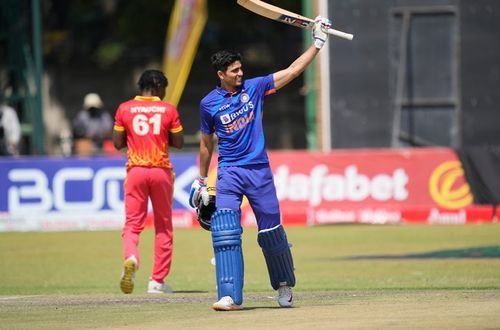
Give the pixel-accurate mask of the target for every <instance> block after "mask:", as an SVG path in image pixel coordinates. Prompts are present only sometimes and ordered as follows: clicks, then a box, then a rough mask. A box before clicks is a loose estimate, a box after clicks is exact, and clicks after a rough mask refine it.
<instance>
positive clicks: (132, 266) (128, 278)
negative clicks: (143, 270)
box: [120, 256, 137, 293]
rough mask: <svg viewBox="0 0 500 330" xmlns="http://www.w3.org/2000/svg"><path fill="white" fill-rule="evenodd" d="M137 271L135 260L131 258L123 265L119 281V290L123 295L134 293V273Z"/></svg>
mask: <svg viewBox="0 0 500 330" xmlns="http://www.w3.org/2000/svg"><path fill="white" fill-rule="evenodd" d="M136 271H137V259H136V258H135V257H134V256H131V257H130V258H128V259H127V260H125V262H124V263H123V273H122V278H121V280H120V288H121V289H122V292H123V293H132V291H134V280H135V272H136Z"/></svg>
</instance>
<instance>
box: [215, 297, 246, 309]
mask: <svg viewBox="0 0 500 330" xmlns="http://www.w3.org/2000/svg"><path fill="white" fill-rule="evenodd" d="M212 308H213V309H214V310H216V311H239V310H242V309H243V306H242V305H237V304H235V303H234V301H233V298H231V297H230V296H224V297H222V298H220V300H219V301H218V302H216V303H215V304H213V305H212Z"/></svg>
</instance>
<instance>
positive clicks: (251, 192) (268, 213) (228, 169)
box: [216, 164, 281, 230]
mask: <svg viewBox="0 0 500 330" xmlns="http://www.w3.org/2000/svg"><path fill="white" fill-rule="evenodd" d="M216 192H217V199H216V206H217V209H219V210H220V209H231V210H233V211H236V212H241V210H240V206H241V202H242V200H243V195H245V196H246V197H247V198H248V201H249V202H250V206H251V208H252V210H253V213H254V214H255V218H256V219H257V227H258V229H259V230H263V229H269V228H273V227H275V226H277V225H279V224H280V222H281V218H280V208H279V203H278V197H277V196H276V187H275V186H274V179H273V173H272V171H271V168H270V166H269V164H256V165H245V166H222V167H219V168H218V169H217V182H216Z"/></svg>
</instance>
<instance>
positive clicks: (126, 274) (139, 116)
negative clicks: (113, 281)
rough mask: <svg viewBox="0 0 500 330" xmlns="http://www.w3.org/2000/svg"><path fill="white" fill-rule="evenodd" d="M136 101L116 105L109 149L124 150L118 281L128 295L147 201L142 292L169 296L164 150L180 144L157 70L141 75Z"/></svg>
mask: <svg viewBox="0 0 500 330" xmlns="http://www.w3.org/2000/svg"><path fill="white" fill-rule="evenodd" d="M138 85H139V90H140V92H141V95H140V96H136V97H135V98H134V99H132V100H130V101H127V102H124V103H122V104H120V106H119V107H118V109H117V110H116V114H115V125H114V127H113V144H114V146H115V148H116V149H118V150H120V149H122V148H125V147H127V149H128V150H127V156H128V161H127V177H126V179H125V214H126V218H125V225H124V227H123V231H122V238H123V251H124V258H125V262H124V266H123V267H124V269H123V274H122V277H121V281H120V288H121V290H122V292H123V293H132V291H133V290H134V278H135V273H136V271H137V270H138V269H139V265H140V256H139V251H138V249H137V247H138V244H139V236H140V234H141V232H142V230H143V229H144V225H145V221H146V216H147V212H148V199H149V198H150V199H151V203H152V206H153V214H154V226H155V245H154V264H153V270H152V273H151V278H150V281H149V285H148V293H163V292H172V289H171V288H170V286H169V285H168V284H167V283H165V282H164V280H165V277H167V275H168V273H169V272H170V264H171V261H172V247H173V240H172V238H173V234H172V200H173V191H174V189H173V188H174V172H173V168H172V164H171V163H170V160H169V156H168V148H169V147H170V146H172V147H175V148H178V149H181V148H182V146H183V145H184V136H183V132H182V125H181V122H180V120H179V114H178V112H177V109H176V107H175V106H174V105H172V104H169V103H167V102H163V101H162V99H163V98H164V97H165V89H166V87H167V85H168V81H167V78H166V77H165V76H164V74H163V73H162V72H161V71H158V70H146V71H144V73H143V74H142V75H141V77H140V79H139V82H138Z"/></svg>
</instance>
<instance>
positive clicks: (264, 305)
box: [0, 224, 500, 329]
mask: <svg viewBox="0 0 500 330" xmlns="http://www.w3.org/2000/svg"><path fill="white" fill-rule="evenodd" d="M287 233H288V238H289V241H290V243H292V244H293V247H292V252H293V255H294V258H295V267H296V275H297V285H296V289H295V291H294V292H295V298H296V299H295V306H296V307H294V308H291V309H280V308H277V307H276V306H277V303H276V301H275V292H274V291H273V290H272V289H271V288H270V285H269V279H268V275H267V270H266V268H265V262H264V259H263V256H262V253H261V251H260V249H259V247H258V245H257V242H256V239H257V238H256V230H255V229H245V232H244V234H243V248H244V251H243V253H244V258H245V287H244V299H245V301H244V305H245V307H246V308H245V310H243V311H240V312H232V313H227V312H226V313H224V312H219V313H218V312H214V311H212V310H211V309H210V306H211V304H212V303H213V302H214V301H215V300H216V290H215V269H214V266H213V265H212V264H211V263H210V259H211V258H212V256H213V251H212V247H211V242H210V236H209V233H208V232H206V231H204V230H201V229H190V230H187V229H177V230H175V239H174V240H175V242H174V245H175V247H174V259H173V263H172V271H171V274H170V275H169V277H168V278H167V282H168V283H169V284H170V285H171V286H172V287H173V289H174V293H173V294H171V295H148V294H146V293H145V292H146V286H147V281H148V277H149V272H150V269H151V264H152V251H153V245H152V242H153V232H152V231H151V230H147V231H145V232H144V233H143V235H142V239H141V243H140V250H141V254H142V267H141V269H140V270H139V272H138V274H137V278H136V287H135V290H134V293H133V294H132V295H123V294H121V293H120V289H119V285H118V283H119V277H120V273H121V266H122V255H121V253H122V252H121V237H120V232H119V231H103V232H57V233H2V234H0V265H1V266H0V320H1V322H0V329H28V328H29V329H34V328H37V329H57V328H62V329H81V328H103V329H105V328H106V329H107V328H121V329H141V328H143V329H145V328H147V329H156V328H157V329H166V328H171V329H221V328H230V329H268V328H272V327H275V328H276V327H278V328H284V327H285V326H286V328H289V329H304V328H305V327H310V328H314V329H332V328H339V329H345V328H400V329H408V328H410V329H424V328H425V329H442V328H449V329H475V328H477V329H486V328H488V329H493V328H496V329H500V256H498V254H499V253H498V252H499V249H500V224H483V225H443V226H438V225H432V226H431V225H338V226H321V227H294V228H287ZM471 248H477V249H476V250H470V249H471ZM483 248H484V249H483ZM451 250H453V251H456V250H464V254H467V255H468V256H469V257H468V258H459V257H457V256H460V254H461V253H460V251H458V253H456V252H454V253H451V252H449V251H451ZM443 251H444V252H445V253H441V254H440V255H441V257H440V258H415V257H414V258H405V257H404V256H409V257H410V256H414V255H416V254H425V253H431V252H432V253H435V254H439V253H436V252H443ZM470 251H472V252H470ZM477 251H479V252H477ZM488 253H490V254H491V255H488ZM495 255H496V257H495ZM451 256H453V258H451ZM353 257H354V258H353ZM222 325H224V326H222Z"/></svg>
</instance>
